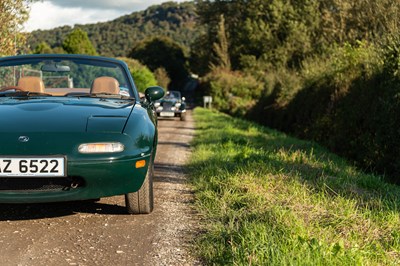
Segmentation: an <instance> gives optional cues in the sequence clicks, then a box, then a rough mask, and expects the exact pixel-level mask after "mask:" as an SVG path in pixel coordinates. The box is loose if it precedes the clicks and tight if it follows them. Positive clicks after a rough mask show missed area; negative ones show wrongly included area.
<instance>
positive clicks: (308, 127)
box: [251, 39, 400, 182]
mask: <svg viewBox="0 0 400 266" xmlns="http://www.w3.org/2000/svg"><path fill="white" fill-rule="evenodd" d="M398 51H400V39H394V40H391V41H390V42H388V43H387V44H386V45H385V46H384V47H383V49H382V51H379V50H378V49H376V48H375V47H373V46H367V45H365V44H363V43H359V45H358V46H356V47H354V46H350V45H345V46H344V47H338V48H336V49H334V50H332V51H331V53H330V56H326V57H325V58H319V59H318V58H312V59H310V60H308V61H305V62H304V64H303V69H302V71H301V72H300V73H299V74H297V75H296V74H294V73H292V75H290V73H289V74H288V73H286V74H285V72H281V73H278V74H277V75H276V78H275V81H274V85H273V90H272V91H271V92H266V93H264V94H263V97H262V98H261V99H260V101H259V102H258V103H257V105H256V106H255V107H254V108H253V110H252V112H251V114H253V115H252V118H253V119H254V117H255V114H257V116H258V117H261V119H259V121H260V120H261V122H262V123H263V124H266V125H269V126H272V127H275V128H279V129H281V130H284V131H286V132H290V133H293V134H295V135H296V136H300V137H302V138H307V139H313V140H315V141H318V142H319V143H322V144H323V145H325V146H326V147H328V148H330V149H331V150H333V151H335V152H337V153H339V154H341V155H345V156H346V157H347V158H350V159H352V160H354V161H355V162H357V164H358V165H359V166H361V167H363V168H366V169H368V170H370V171H377V172H380V173H384V174H387V175H388V176H391V177H392V178H391V179H392V180H394V181H397V182H398V181H400V179H398V178H396V177H397V176H398V175H399V174H400V155H399V153H398V151H397V150H398V148H397V147H399V146H400V139H399V138H398V134H399V131H398V128H399V125H400V118H399V116H398V114H399V113H400V96H399V95H400V77H399V74H398V73H399V72H398V69H399V65H400V64H399V62H400V60H399V59H400V56H399V55H400V53H399V52H398ZM383 62H384V63H383ZM285 75H286V77H285ZM291 76H292V77H291ZM282 77H284V78H283V79H282ZM290 77H291V78H290ZM299 82H300V83H299ZM299 84H300V87H297V86H298V85H299ZM288 92H292V93H291V94H290V93H288ZM293 92H294V93H293Z"/></svg>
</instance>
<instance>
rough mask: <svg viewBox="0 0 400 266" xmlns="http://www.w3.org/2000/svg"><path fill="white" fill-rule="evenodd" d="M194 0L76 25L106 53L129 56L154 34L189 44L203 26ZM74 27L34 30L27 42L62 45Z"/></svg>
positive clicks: (114, 55) (52, 45)
mask: <svg viewBox="0 0 400 266" xmlns="http://www.w3.org/2000/svg"><path fill="white" fill-rule="evenodd" d="M195 9H196V8H195V5H194V4H193V3H192V2H185V3H180V4H178V3H174V2H168V3H163V4H161V5H154V6H151V7H149V8H148V9H146V10H144V11H140V12H133V13H132V14H129V15H125V16H122V17H119V18H117V19H115V20H112V21H108V22H100V23H96V24H87V25H76V26H77V27H79V28H81V29H82V30H84V31H86V32H87V33H88V36H89V39H90V40H91V42H92V43H93V46H94V47H95V49H96V51H97V52H98V53H99V54H100V55H103V56H110V57H117V56H127V55H128V54H129V52H130V51H131V50H132V47H133V46H135V45H136V44H137V43H138V42H140V41H141V40H144V39H146V38H150V37H153V36H160V35H165V36H169V37H170V38H171V39H173V40H174V41H175V42H177V43H179V44H180V45H182V46H184V47H187V48H188V47H189V46H190V44H191V43H192V41H193V40H194V39H195V38H196V37H197V36H198V34H199V32H200V31H201V29H202V26H200V25H197V23H196V20H197V14H196V10H195ZM71 30H72V29H71V27H69V26H63V27H58V28H55V29H52V30H37V31H33V32H32V33H31V34H30V36H29V38H28V43H29V45H30V46H31V47H36V46H37V45H38V44H39V43H40V42H42V41H46V42H47V43H49V45H50V46H51V47H52V48H54V47H57V46H61V45H62V42H63V40H64V39H65V37H66V36H67V35H68V34H69V32H71Z"/></svg>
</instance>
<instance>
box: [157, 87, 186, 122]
mask: <svg viewBox="0 0 400 266" xmlns="http://www.w3.org/2000/svg"><path fill="white" fill-rule="evenodd" d="M154 106H155V108H156V112H157V116H159V117H179V118H180V119H181V121H185V120H186V102H185V97H182V96H181V93H180V92H179V91H167V93H166V94H165V96H164V97H163V98H162V99H160V100H158V101H156V102H155V104H154Z"/></svg>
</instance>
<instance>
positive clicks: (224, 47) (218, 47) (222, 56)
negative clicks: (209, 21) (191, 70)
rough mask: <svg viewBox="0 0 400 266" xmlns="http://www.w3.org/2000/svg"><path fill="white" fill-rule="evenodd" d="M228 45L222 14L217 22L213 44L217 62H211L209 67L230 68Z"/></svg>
mask: <svg viewBox="0 0 400 266" xmlns="http://www.w3.org/2000/svg"><path fill="white" fill-rule="evenodd" d="M228 46H229V44H228V37H227V36H226V31H225V17H224V15H223V14H222V15H221V16H220V22H219V24H218V39H217V42H215V43H214V44H213V48H214V49H213V50H214V53H215V57H216V61H217V63H216V64H214V63H211V69H213V68H217V67H219V68H222V69H224V70H228V71H229V70H231V59H230V58H229V57H230V56H229V52H228V48H229V47H228Z"/></svg>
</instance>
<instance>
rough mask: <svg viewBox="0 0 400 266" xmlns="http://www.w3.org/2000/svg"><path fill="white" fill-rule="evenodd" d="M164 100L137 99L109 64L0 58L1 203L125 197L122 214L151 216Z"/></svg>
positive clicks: (153, 95)
mask: <svg viewBox="0 0 400 266" xmlns="http://www.w3.org/2000/svg"><path fill="white" fill-rule="evenodd" d="M163 95H164V90H163V89H162V88H160V87H157V86H155V87H150V88H148V89H147V90H146V91H145V99H142V100H141V99H140V98H139V94H138V91H137V89H136V87H135V84H134V81H133V79H132V76H131V75H130V72H129V69H128V67H127V65H126V64H125V63H124V62H122V61H120V60H116V59H111V58H105V57H98V56H83V55H22V56H14V57H3V58H0V203H39V202H60V201H75V200H87V199H98V198H102V197H108V196H114V195H125V203H126V208H127V211H128V213H136V214H142V213H150V212H151V211H152V209H153V180H152V177H153V176H152V175H153V163H154V157H155V153H156V147H157V117H156V113H155V110H154V102H155V101H156V100H159V99H160V98H162V97H163Z"/></svg>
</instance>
